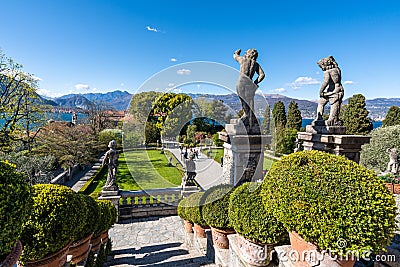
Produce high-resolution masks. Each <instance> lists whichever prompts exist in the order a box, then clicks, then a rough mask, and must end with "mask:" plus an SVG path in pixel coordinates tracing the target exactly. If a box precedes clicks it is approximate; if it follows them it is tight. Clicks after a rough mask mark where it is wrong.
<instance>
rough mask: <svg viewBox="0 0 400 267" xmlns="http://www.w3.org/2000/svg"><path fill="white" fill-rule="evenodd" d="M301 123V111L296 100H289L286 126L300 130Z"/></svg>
mask: <svg viewBox="0 0 400 267" xmlns="http://www.w3.org/2000/svg"><path fill="white" fill-rule="evenodd" d="M301 123H302V117H301V112H300V109H299V106H298V104H297V103H296V102H294V101H291V102H290V104H289V108H288V115H287V123H286V128H290V129H296V130H297V131H299V130H300V128H301Z"/></svg>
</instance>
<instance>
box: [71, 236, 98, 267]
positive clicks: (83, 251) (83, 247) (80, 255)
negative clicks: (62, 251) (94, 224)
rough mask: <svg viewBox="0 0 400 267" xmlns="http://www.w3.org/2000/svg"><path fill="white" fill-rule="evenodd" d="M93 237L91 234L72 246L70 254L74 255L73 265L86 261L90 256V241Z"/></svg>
mask: <svg viewBox="0 0 400 267" xmlns="http://www.w3.org/2000/svg"><path fill="white" fill-rule="evenodd" d="M92 236H93V234H90V235H88V236H87V237H85V238H82V239H81V240H78V241H76V242H74V243H72V244H71V246H70V247H69V252H68V254H69V255H72V259H71V262H72V263H73V264H77V263H78V262H81V261H84V260H86V258H87V256H88V255H89V247H90V239H91V238H92Z"/></svg>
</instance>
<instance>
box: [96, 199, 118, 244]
mask: <svg viewBox="0 0 400 267" xmlns="http://www.w3.org/2000/svg"><path fill="white" fill-rule="evenodd" d="M96 202H97V205H98V206H99V210H100V219H99V227H98V228H97V231H95V234H94V235H95V236H97V235H99V234H101V233H102V232H105V231H108V229H110V228H111V227H112V226H113V225H114V223H115V221H116V220H117V210H116V208H115V206H114V204H112V203H111V201H109V200H96Z"/></svg>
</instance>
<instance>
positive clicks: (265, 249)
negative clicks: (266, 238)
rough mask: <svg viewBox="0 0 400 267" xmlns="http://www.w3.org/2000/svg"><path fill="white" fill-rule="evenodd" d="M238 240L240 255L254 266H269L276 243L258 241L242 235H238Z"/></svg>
mask: <svg viewBox="0 0 400 267" xmlns="http://www.w3.org/2000/svg"><path fill="white" fill-rule="evenodd" d="M237 242H238V246H239V251H240V256H241V257H242V259H243V260H244V261H245V262H247V263H249V264H251V265H252V266H267V265H268V264H269V262H270V261H271V257H270V255H271V252H272V251H273V250H274V246H275V244H261V243H256V242H253V241H251V240H249V239H247V238H245V237H244V236H241V235H238V238H237Z"/></svg>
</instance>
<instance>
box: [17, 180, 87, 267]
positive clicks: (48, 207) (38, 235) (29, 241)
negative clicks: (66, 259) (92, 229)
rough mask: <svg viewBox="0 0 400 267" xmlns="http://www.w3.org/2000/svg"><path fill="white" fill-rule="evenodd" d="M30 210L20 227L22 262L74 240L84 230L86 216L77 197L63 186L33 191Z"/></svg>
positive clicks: (35, 187)
mask: <svg viewBox="0 0 400 267" xmlns="http://www.w3.org/2000/svg"><path fill="white" fill-rule="evenodd" d="M32 194H33V207H32V212H31V215H30V217H29V218H28V220H26V222H25V223H24V225H23V231H22V235H21V242H22V244H23V246H24V249H23V252H22V256H21V260H22V262H24V261H31V260H38V259H41V258H43V257H45V256H46V255H48V254H50V253H54V252H56V251H58V250H60V249H62V248H63V247H65V246H66V245H67V244H68V243H70V242H72V241H74V240H76V237H77V234H78V233H79V232H81V231H82V229H83V227H84V225H85V224H84V218H85V215H84V214H82V209H81V206H82V203H81V202H80V201H79V198H78V197H77V195H76V193H75V192H74V191H72V190H71V189H70V188H68V187H66V186H62V185H53V184H37V185H34V186H33V187H32Z"/></svg>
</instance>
